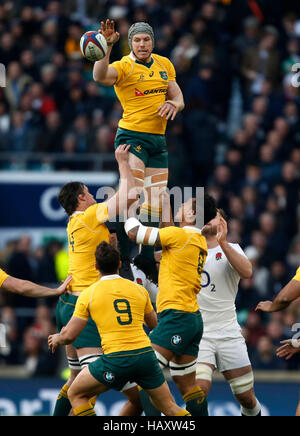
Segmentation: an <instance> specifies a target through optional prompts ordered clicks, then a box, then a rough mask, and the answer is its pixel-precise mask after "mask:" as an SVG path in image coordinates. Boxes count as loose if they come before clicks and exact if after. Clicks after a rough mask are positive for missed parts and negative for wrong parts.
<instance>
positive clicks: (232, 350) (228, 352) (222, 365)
mask: <svg viewBox="0 0 300 436" xmlns="http://www.w3.org/2000/svg"><path fill="white" fill-rule="evenodd" d="M216 362H217V368H218V370H219V371H220V372H221V373H222V374H224V376H225V374H232V373H231V371H234V370H236V371H237V372H240V371H243V370H242V368H246V367H249V366H250V367H251V362H250V359H249V355H248V350H247V346H246V343H245V339H244V338H243V337H242V336H241V337H240V338H234V339H227V340H226V339H224V340H217V348H216ZM245 371H246V372H247V370H245ZM242 375H243V374H242ZM229 377H230V376H229ZM237 377H239V376H238V375H237Z"/></svg>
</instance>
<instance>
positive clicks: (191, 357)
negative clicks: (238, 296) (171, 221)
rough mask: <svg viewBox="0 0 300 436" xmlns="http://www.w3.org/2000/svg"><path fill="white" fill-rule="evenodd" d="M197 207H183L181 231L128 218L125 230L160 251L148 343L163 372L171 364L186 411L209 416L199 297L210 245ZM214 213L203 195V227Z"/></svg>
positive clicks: (212, 203)
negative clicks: (201, 371)
mask: <svg viewBox="0 0 300 436" xmlns="http://www.w3.org/2000/svg"><path fill="white" fill-rule="evenodd" d="M196 206H197V205H196V199H190V200H188V201H187V202H186V203H183V204H182V206H181V208H180V209H179V211H178V212H177V214H176V216H175V219H176V221H180V227H175V226H169V227H165V228H160V229H156V228H153V227H146V226H144V225H143V224H141V223H140V222H139V221H138V220H137V219H136V218H129V219H128V220H127V221H126V224H125V230H126V233H127V234H128V236H129V238H130V239H131V240H132V241H133V242H136V243H138V244H149V245H152V246H153V245H156V246H161V247H162V255H161V261H160V270H159V278H158V288H159V290H158V295H157V300H156V304H157V312H158V325H157V327H155V328H154V329H153V330H152V332H151V333H150V339H151V342H152V346H153V348H154V350H155V352H156V356H157V359H158V361H159V363H160V365H161V368H164V367H167V366H169V368H170V374H171V376H172V378H173V380H174V381H175V383H176V385H177V387H178V388H179V390H180V392H181V394H182V396H183V399H184V401H185V403H186V409H187V410H188V411H189V412H190V413H191V415H193V416H205V415H207V404H206V396H205V393H204V391H203V390H202V389H201V388H200V387H199V386H198V385H197V382H196V377H195V376H196V366H197V356H198V349H199V343H200V340H201V337H202V332H203V322H202V317H201V314H200V312H199V307H198V302H197V294H198V292H199V291H200V288H201V285H200V280H201V274H202V270H203V266H204V263H205V259H206V256H207V244H206V240H205V238H204V236H202V234H201V230H200V228H198V227H197V226H196V224H197V223H196V210H197V207H196ZM216 213H217V208H216V204H215V201H214V199H213V198H212V197H210V196H208V195H205V196H204V224H206V223H207V222H209V221H210V220H211V219H213V218H214V217H215V216H216ZM144 408H145V406H144Z"/></svg>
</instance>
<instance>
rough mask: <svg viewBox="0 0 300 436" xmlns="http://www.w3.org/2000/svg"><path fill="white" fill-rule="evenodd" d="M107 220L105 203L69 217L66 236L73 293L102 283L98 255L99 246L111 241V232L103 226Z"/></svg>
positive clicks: (70, 287)
mask: <svg viewBox="0 0 300 436" xmlns="http://www.w3.org/2000/svg"><path fill="white" fill-rule="evenodd" d="M107 220H108V212H107V205H106V203H105V202H104V203H99V204H94V205H93V206H90V207H88V208H87V209H86V210H85V211H84V212H75V213H73V215H71V216H70V220H69V223H68V227H67V233H68V243H69V274H70V275H71V276H72V281H71V283H70V285H69V289H70V290H71V291H76V292H79V291H83V289H85V288H87V287H88V286H90V285H92V284H93V283H95V282H97V281H98V280H99V272H98V270H97V269H96V259H95V251H96V248H97V246H98V245H99V244H100V242H102V241H106V242H109V241H110V236H109V235H110V234H109V230H108V228H107V226H106V225H105V224H104V223H105V221H107Z"/></svg>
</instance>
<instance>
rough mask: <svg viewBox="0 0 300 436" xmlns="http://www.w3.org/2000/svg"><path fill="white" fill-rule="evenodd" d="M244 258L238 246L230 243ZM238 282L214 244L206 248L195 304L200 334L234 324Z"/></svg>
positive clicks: (231, 268)
mask: <svg viewBox="0 0 300 436" xmlns="http://www.w3.org/2000/svg"><path fill="white" fill-rule="evenodd" d="M230 245H231V247H232V248H234V249H235V250H236V251H237V252H238V253H240V254H242V255H243V256H245V257H246V255H245V253H244V252H243V250H242V249H241V247H240V246H239V244H231V243H230ZM239 281H240V276H239V274H238V273H237V272H236V271H235V270H234V269H233V267H232V266H231V264H230V263H229V261H228V260H227V257H226V256H225V253H224V252H223V250H222V249H221V247H220V246H219V245H218V246H217V247H215V248H210V249H208V254H207V258H206V261H205V264H204V269H203V272H202V277H201V286H202V287H201V290H200V292H199V294H198V304H199V308H200V312H201V315H202V318H203V324H204V333H207V332H212V331H214V330H220V329H222V328H224V327H227V326H230V325H231V324H234V325H237V316H236V308H235V299H236V295H237V292H238V284H239Z"/></svg>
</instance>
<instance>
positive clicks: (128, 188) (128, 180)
mask: <svg viewBox="0 0 300 436" xmlns="http://www.w3.org/2000/svg"><path fill="white" fill-rule="evenodd" d="M129 149H130V145H126V144H122V145H119V147H118V148H117V149H116V151H115V156H116V160H117V162H118V165H119V172H120V186H119V190H118V192H117V193H116V194H115V195H114V196H113V197H111V198H110V199H109V200H107V201H106V204H107V210H108V216H109V219H110V220H111V219H112V218H114V217H115V216H116V215H118V214H122V213H124V211H125V210H127V209H128V208H129V207H130V206H131V205H132V203H134V202H135V201H136V200H137V198H138V193H137V190H136V187H135V181H134V178H133V175H132V171H131V169H130V166H129Z"/></svg>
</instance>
